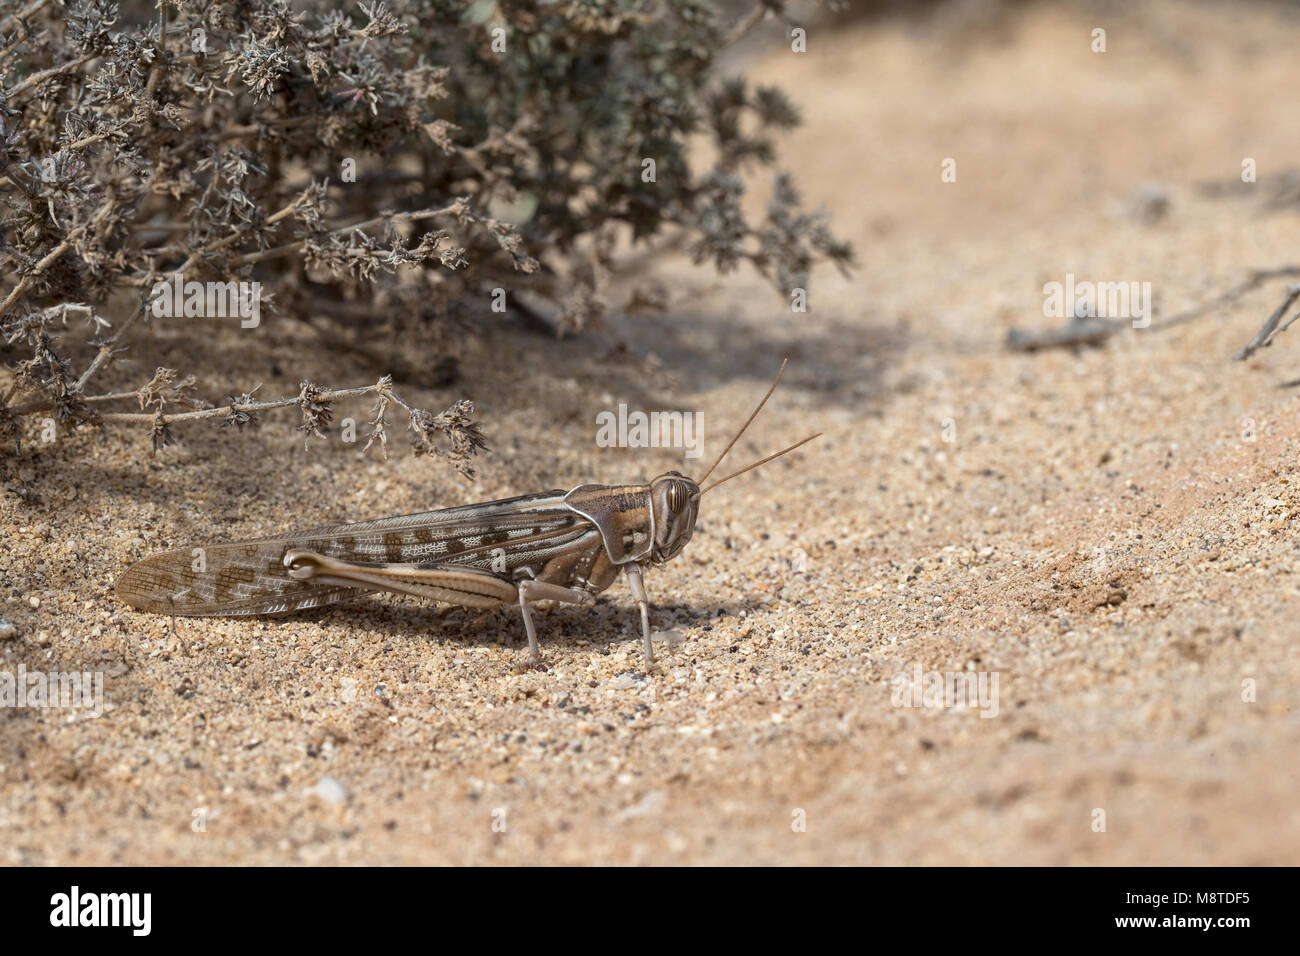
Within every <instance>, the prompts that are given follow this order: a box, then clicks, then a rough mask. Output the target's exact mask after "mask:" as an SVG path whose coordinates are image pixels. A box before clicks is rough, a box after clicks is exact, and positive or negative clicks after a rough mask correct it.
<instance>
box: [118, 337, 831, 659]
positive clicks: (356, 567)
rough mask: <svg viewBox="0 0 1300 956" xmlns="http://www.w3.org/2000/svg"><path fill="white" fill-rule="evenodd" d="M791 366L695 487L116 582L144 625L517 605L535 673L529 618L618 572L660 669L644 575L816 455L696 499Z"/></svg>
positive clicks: (320, 542)
mask: <svg viewBox="0 0 1300 956" xmlns="http://www.w3.org/2000/svg"><path fill="white" fill-rule="evenodd" d="M784 371H785V362H782V363H781V371H780V372H778V373H777V376H776V381H774V382H773V383H772V387H771V388H769V389H768V390H767V394H766V395H764V396H763V400H762V401H761V402H759V403H758V407H757V408H755V409H754V411H753V413H752V414H751V415H750V416H749V419H748V420H747V421H746V422H745V424H744V425H742V426H741V428H740V430H739V431H738V432H737V433H736V435H735V437H734V438H732V439H731V441H730V442H728V443H727V447H726V448H724V449H723V450H722V454H720V455H719V456H718V458H717V460H716V461H714V463H713V465H712V466H711V467H710V468H709V470H708V471H707V472H705V474H704V475H703V477H701V478H700V479H699V480H696V479H693V478H688V477H686V476H685V475H682V474H679V473H678V472H676V471H669V472H666V473H665V474H662V475H660V476H659V477H657V478H654V479H653V480H651V481H650V482H649V483H647V484H627V485H595V484H583V485H578V486H577V487H575V488H572V489H570V490H569V491H564V490H562V489H559V490H554V491H545V492H541V493H540V494H531V495H521V496H519V497H516V498H505V499H502V500H500V501H489V502H485V503H483V504H474V505H466V506H464V507H460V508H447V509H444V510H441V511H425V512H421V513H419V514H410V515H400V516H397V517H393V518H381V519H379V520H376V521H359V522H356V523H354V524H342V525H335V526H333V527H326V528H317V529H315V530H311V531H304V532H300V533H295V534H288V535H284V536H281V537H275V538H264V539H259V540H256V541H237V542H233V543H229V544H207V545H201V546H193V547H189V548H183V549H181V550H177V551H166V552H162V553H160V554H154V555H151V556H149V557H147V558H145V559H144V560H143V561H139V562H137V563H136V564H133V565H131V566H130V567H129V568H127V570H126V571H125V573H123V575H122V576H121V578H119V579H118V582H117V588H116V590H117V596H118V597H119V598H120V599H121V600H122V601H124V602H126V603H127V604H130V605H132V606H133V607H137V608H140V609H141V610H145V611H153V612H156V613H163V614H168V613H170V614H176V615H183V616H226V615H241V614H278V613H287V612H290V611H298V610H302V609H304V608H314V607H320V606H322V605H325V604H332V603H335V602H337V601H341V600H344V599H346V598H349V597H353V596H357V595H360V594H365V593H371V592H377V591H388V592H391V593H394V594H407V595H412V596H415V597H420V598H429V599H433V600H436V601H440V602H443V603H446V604H451V605H459V606H461V607H466V608H484V609H488V608H495V607H498V606H499V605H501V604H505V603H507V602H516V601H517V602H518V604H519V609H520V611H521V612H522V614H523V619H524V630H525V631H526V632H527V635H528V650H529V652H530V654H531V656H532V659H533V660H534V661H536V660H537V659H538V649H537V630H536V628H535V627H534V625H533V615H532V605H533V604H534V603H536V602H538V601H557V602H562V603H567V604H576V605H580V606H584V607H589V606H591V605H592V604H594V603H595V601H596V595H597V594H599V593H600V592H602V591H604V590H605V589H606V588H608V587H609V586H610V585H611V584H613V583H614V581H615V580H616V579H617V578H618V576H619V574H620V572H621V573H622V574H623V575H624V576H626V578H627V583H628V586H629V588H630V589H631V592H632V598H633V600H635V601H636V603H637V605H638V606H639V608H640V611H641V636H642V638H643V640H644V642H645V656H646V661H647V663H653V661H654V650H653V648H652V647H651V641H650V638H651V630H650V613H649V603H650V602H649V598H648V597H647V596H646V590H645V583H644V580H643V572H644V569H645V567H646V566H647V565H662V564H665V563H667V562H668V561H671V560H672V559H673V558H675V557H677V555H679V554H680V553H681V552H682V549H683V548H684V547H685V546H686V543H687V542H688V541H690V539H691V535H692V533H693V532H694V531H695V519H696V516H697V514H698V512H699V504H700V498H701V497H703V496H704V495H705V494H707V493H708V492H710V491H712V490H713V489H714V488H716V487H718V486H719V485H721V484H722V483H723V482H726V481H730V480H731V479H732V478H735V477H737V476H738V475H742V474H744V473H745V472H747V471H750V470H752V469H754V468H757V467H759V466H760V465H763V464H766V463H767V462H769V461H772V460H773V459H774V458H779V457H780V456H781V455H785V454H787V453H789V452H791V451H794V449H796V448H798V447H799V446H800V445H803V444H805V443H806V442H809V441H812V440H813V439H814V438H817V437H818V435H811V436H809V437H808V438H805V439H804V440H803V441H800V442H797V443H796V444H794V445H791V446H790V447H789V448H786V449H783V450H782V451H779V452H777V453H776V454H773V455H769V456H767V457H766V458H763V459H761V460H759V461H757V462H755V463H754V464H752V465H749V466H748V467H746V468H742V469H741V470H740V471H737V472H734V473H732V474H730V475H728V476H727V477H725V478H722V479H719V480H717V481H715V482H713V484H711V485H708V486H707V487H702V486H703V485H704V483H705V482H706V481H707V480H708V478H709V475H711V474H712V473H713V471H714V469H716V468H717V467H718V465H720V464H721V463H722V460H723V459H724V458H725V457H726V456H727V453H728V452H730V451H731V449H732V447H733V446H734V445H735V444H736V442H737V441H738V440H739V439H740V436H741V435H743V434H744V433H745V429H747V428H748V427H749V425H750V423H752V422H753V421H754V419H755V417H756V416H757V415H758V413H759V412H760V411H761V410H762V408H763V406H764V405H765V404H766V403H767V400H768V399H769V398H770V397H771V395H772V393H773V392H774V391H775V390H776V386H777V384H778V383H779V382H780V381H781V373H783V372H784Z"/></svg>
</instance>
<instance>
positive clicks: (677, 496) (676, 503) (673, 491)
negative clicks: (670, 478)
mask: <svg viewBox="0 0 1300 956" xmlns="http://www.w3.org/2000/svg"><path fill="white" fill-rule="evenodd" d="M668 507H669V509H671V510H672V511H681V510H682V509H683V508H685V507H686V489H685V488H683V487H682V486H681V485H679V484H677V483H676V482H674V483H673V484H671V485H669V486H668Z"/></svg>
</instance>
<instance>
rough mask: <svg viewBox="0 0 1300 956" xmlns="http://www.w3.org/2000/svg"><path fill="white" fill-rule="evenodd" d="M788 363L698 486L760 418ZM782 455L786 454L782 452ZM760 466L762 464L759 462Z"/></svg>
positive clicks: (783, 361)
mask: <svg viewBox="0 0 1300 956" xmlns="http://www.w3.org/2000/svg"><path fill="white" fill-rule="evenodd" d="M788 361H790V360H789V359H788V358H786V359H781V368H780V369H779V370H778V371H777V373H776V381H775V382H773V383H772V387H771V388H769V389H768V390H767V394H766V395H764V396H763V400H762V401H761V402H759V403H758V408H756V409H754V413H753V414H752V415H750V416H749V418H747V419H746V420H745V424H743V425H741V426H740V431H738V432H736V437H735V438H733V439H731V441H729V442H728V443H727V447H726V448H724V449H722V454H721V455H719V456H718V460H717V461H715V462H714V463H713V464H712V465H710V466H709V470H708V471H706V472H705V473H704V474H703V475H702V476H700V480H699V482H698V484H701V485H702V484H704V482H705V481H707V480H708V477H709V475H711V474H713V469H715V468H717V467H718V466H719V465H720V464H722V459H724V458H726V457H727V452H729V451H731V449H732V447H733V446H734V445H735V444H736V442H738V441H740V436H741V435H743V434H745V429H746V428H748V427H749V426H750V424H751V423H752V422H753V421H754V419H755V418H757V417H758V413H759V412H761V411H762V410H763V406H764V405H766V404H767V400H768V399H769V398H771V397H772V393H773V392H775V391H776V387H777V386H778V385H779V384H781V376H782V375H783V374H784V373H785V363H786V362H788ZM804 441H807V439H804ZM799 444H803V442H800V443H799ZM795 447H796V448H797V447H799V446H798V445H796V446H795ZM789 450H790V449H788V448H787V449H786V451H789ZM782 454H784V452H782ZM759 464H762V462H759ZM750 467H751V468H756V467H758V466H757V465H750ZM736 474H737V475H738V474H740V472H736ZM730 477H732V478H734V477H735V475H731V476H730ZM723 481H726V479H725V478H724V479H723ZM720 484H722V482H721V481H720V482H718V483H717V484H715V485H714V486H713V487H715V488H716V487H717V486H718V485H720Z"/></svg>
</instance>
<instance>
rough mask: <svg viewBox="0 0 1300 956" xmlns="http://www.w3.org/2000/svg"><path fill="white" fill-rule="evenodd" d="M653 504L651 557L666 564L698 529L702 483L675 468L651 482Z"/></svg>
mask: <svg viewBox="0 0 1300 956" xmlns="http://www.w3.org/2000/svg"><path fill="white" fill-rule="evenodd" d="M650 507H651V509H652V510H653V511H654V529H655V540H654V546H653V548H652V549H651V552H650V559H651V560H652V561H653V562H654V563H655V564H663V563H664V562H665V561H670V560H672V559H673V558H675V557H677V555H678V554H680V553H681V550H682V548H684V547H686V542H687V541H690V540H691V535H692V534H693V533H694V532H695V518H696V516H697V515H698V514H699V511H700V486H699V485H698V484H696V483H695V481H694V479H691V478H687V477H686V476H685V475H682V474H680V473H679V472H676V471H670V472H668V473H666V474H663V475H660V476H659V477H658V478H656V479H654V480H653V481H651V482H650Z"/></svg>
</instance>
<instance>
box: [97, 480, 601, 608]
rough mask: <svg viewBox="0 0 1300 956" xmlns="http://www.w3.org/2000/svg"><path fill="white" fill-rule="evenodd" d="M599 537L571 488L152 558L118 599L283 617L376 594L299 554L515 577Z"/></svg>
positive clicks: (133, 570)
mask: <svg viewBox="0 0 1300 956" xmlns="http://www.w3.org/2000/svg"><path fill="white" fill-rule="evenodd" d="M598 535H599V532H598V531H597V530H596V529H595V528H594V527H593V526H592V525H591V524H590V523H589V522H587V521H586V520H584V519H583V518H582V517H580V516H578V515H576V514H574V513H573V511H571V510H570V509H569V508H567V507H565V505H564V493H563V492H562V491H552V492H545V493H543V494H535V495H522V496H520V497H517V498H506V499H502V500H501V501H491V502H485V503H483V504H477V505H468V506H466V507H462V508H447V509H444V510H441V511H426V512H422V513H420V514H411V515H400V516H398V517H393V518H381V519H379V520H376V521H360V522H356V523H354V524H344V525H335V526H332V527H326V528H315V529H312V530H310V531H304V532H301V533H299V534H293V535H286V536H284V537H279V538H264V539H259V540H256V541H240V542H234V543H231V544H208V545H195V546H192V547H189V548H183V549H180V550H177V551H165V552H162V553H160V554H154V555H150V556H149V557H147V558H145V559H144V560H143V561H140V562H137V563H136V564H133V565H131V567H129V568H127V569H126V571H125V572H124V573H123V574H122V576H121V578H119V579H118V582H117V587H116V590H117V595H118V597H119V598H120V599H121V600H123V601H125V602H126V603H127V604H130V605H132V606H133V607H137V608H140V609H141V610H145V611H153V612H157V613H163V614H166V613H172V614H179V615H193V616H200V615H237V614H278V613H283V612H288V611H297V610H302V609H304V608H313V607H320V606H322V605H325V604H333V603H336V602H338V601H341V600H345V599H347V598H351V597H356V596H358V595H362V594H366V593H370V590H369V589H366V588H355V587H342V586H339V585H337V584H333V585H331V584H318V583H313V582H311V581H298V580H295V579H293V578H291V577H290V576H289V574H288V569H287V568H286V567H285V566H284V563H283V559H284V554H285V552H286V551H289V550H291V549H294V548H299V549H305V550H309V551H315V552H318V553H319V554H322V555H325V556H326V557H331V558H338V559H340V560H343V561H351V562H355V563H358V564H364V565H372V566H378V565H382V564H413V565H418V566H422V567H432V566H459V567H467V566H468V567H475V568H478V569H480V570H483V571H488V572H491V573H494V574H497V575H498V576H500V577H503V578H506V579H509V578H510V577H511V575H512V574H513V572H514V571H515V570H516V569H517V568H520V567H525V566H527V567H533V568H539V567H541V566H542V565H544V564H545V563H546V561H547V560H549V558H551V557H553V556H555V555H556V554H559V553H561V552H563V551H565V550H566V549H571V548H572V547H573V546H574V545H575V544H579V543H582V542H584V541H585V540H586V539H587V538H589V537H593V536H598Z"/></svg>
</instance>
